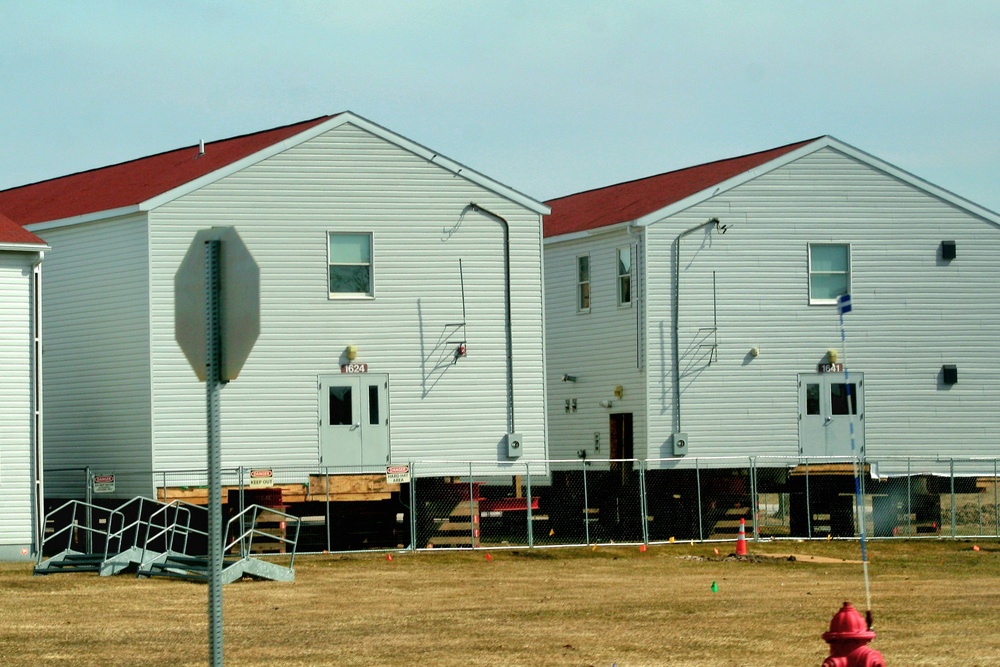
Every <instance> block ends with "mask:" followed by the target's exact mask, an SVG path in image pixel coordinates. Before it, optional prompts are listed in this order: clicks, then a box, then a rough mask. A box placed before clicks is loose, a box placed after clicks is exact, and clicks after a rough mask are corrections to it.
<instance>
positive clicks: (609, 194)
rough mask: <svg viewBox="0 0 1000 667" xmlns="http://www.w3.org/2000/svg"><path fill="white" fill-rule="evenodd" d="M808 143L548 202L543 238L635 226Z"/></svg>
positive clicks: (810, 141) (720, 161) (689, 168)
mask: <svg viewBox="0 0 1000 667" xmlns="http://www.w3.org/2000/svg"><path fill="white" fill-rule="evenodd" d="M813 141H815V139H809V140H807V141H800V142H798V143H795V144H788V145H787V146H781V147H779V148H772V149H771V150H767V151H762V152H760V153H751V154H750V155H743V156H740V157H734V158H729V159H727V160H718V161H716V162H708V163H706V164H700V165H698V166H695V167H688V168H687V169H679V170H677V171H670V172H667V173H665V174H659V175H657V176H649V177H647V178H641V179H639V180H636V181H628V182H626V183H619V184H618V185H609V186H607V187H604V188H599V189H597V190H587V191H586V192H580V193H578V194H575V195H568V196H566V197H560V198H559V199H552V200H549V201H547V202H545V204H546V205H547V206H549V207H550V208H551V209H552V213H551V214H549V215H548V216H546V217H545V222H544V224H545V236H546V237H549V236H558V235H560V234H569V233H571V232H581V231H586V230H588V229H597V228H598V227H606V226H608V225H614V224H617V223H619V222H628V221H630V220H636V219H638V218H641V217H642V216H644V215H647V214H649V213H652V212H654V211H658V210H660V209H662V208H665V207H667V206H669V205H670V204H673V203H676V202H679V201H680V200H682V199H684V198H685V197H690V196H691V195H693V194H697V193H698V192H701V191H702V190H705V189H707V188H710V187H712V186H713V185H718V184H719V183H722V182H723V181H726V180H728V179H730V178H733V177H734V176H739V175H740V174H742V173H744V172H746V171H749V170H751V169H753V168H755V167H759V166H760V165H762V164H765V163H767V162H770V161H771V160H774V159H775V158H778V157H780V156H782V155H784V154H786V153H790V152H792V151H793V150H795V149H796V148H800V147H802V146H805V145H806V144H809V143H812V142H813Z"/></svg>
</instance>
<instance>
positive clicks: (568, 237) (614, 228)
mask: <svg viewBox="0 0 1000 667" xmlns="http://www.w3.org/2000/svg"><path fill="white" fill-rule="evenodd" d="M635 226H636V221H635V220H625V221H624V222H616V223H614V224H611V225H604V226H602V227H594V228H593V229H584V230H582V231H579V232H566V233H565V234H556V235H555V236H550V237H548V238H546V239H545V241H544V244H545V245H549V244H551V243H564V242H566V241H578V240H580V239H589V238H593V237H595V236H603V235H604V234H614V233H615V232H619V231H622V230H626V231H627V230H628V229H629V228H630V227H635Z"/></svg>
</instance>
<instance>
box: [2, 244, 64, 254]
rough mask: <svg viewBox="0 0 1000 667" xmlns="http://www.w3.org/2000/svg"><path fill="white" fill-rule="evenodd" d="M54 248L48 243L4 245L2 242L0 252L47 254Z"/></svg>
mask: <svg viewBox="0 0 1000 667" xmlns="http://www.w3.org/2000/svg"><path fill="white" fill-rule="evenodd" d="M51 249H52V246H50V245H48V244H47V243H3V242H0V251H6V252H45V251H46V250H51Z"/></svg>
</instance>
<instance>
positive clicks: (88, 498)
mask: <svg viewBox="0 0 1000 667" xmlns="http://www.w3.org/2000/svg"><path fill="white" fill-rule="evenodd" d="M86 473H87V480H86V482H85V485H84V491H83V497H84V499H85V500H84V501H85V502H86V503H87V513H86V517H87V530H85V531H83V532H84V533H85V534H86V536H87V539H86V540H85V542H84V543H85V544H86V545H87V553H91V552H92V551H93V550H94V540H93V533H91V531H90V527H91V526H92V525H93V523H94V513H93V509H92V508H91V505H93V503H94V476H93V474H92V471H91V470H90V466H87V468H86ZM74 518H75V517H74Z"/></svg>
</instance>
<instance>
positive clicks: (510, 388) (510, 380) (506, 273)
mask: <svg viewBox="0 0 1000 667" xmlns="http://www.w3.org/2000/svg"><path fill="white" fill-rule="evenodd" d="M469 208H470V209H471V210H472V211H473V212H475V213H482V214H483V215H485V216H487V217H489V218H493V219H494V220H496V221H497V222H499V223H500V226H501V227H502V228H503V278H504V297H505V299H504V300H505V311H504V312H505V316H506V334H507V432H508V433H514V341H513V336H514V334H513V327H512V324H511V300H510V223H508V222H507V220H506V219H505V218H503V217H502V216H499V215H497V214H496V213H494V212H493V211H490V210H488V209H485V208H483V207H482V206H480V205H479V204H477V203H476V202H469Z"/></svg>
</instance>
